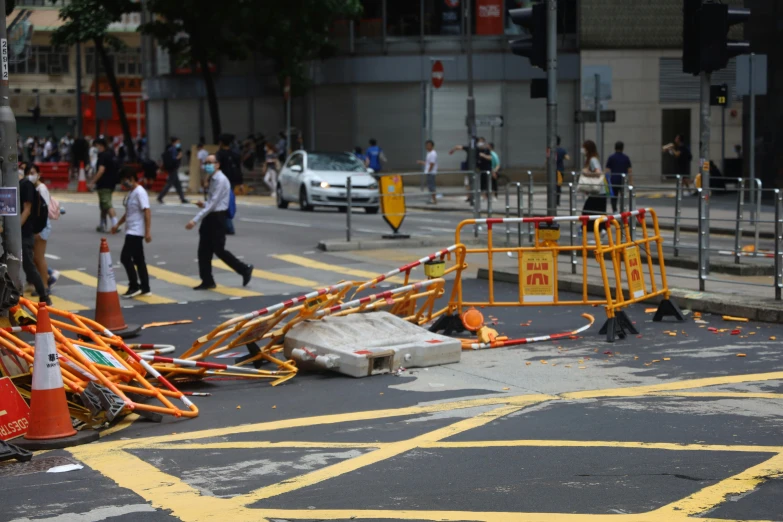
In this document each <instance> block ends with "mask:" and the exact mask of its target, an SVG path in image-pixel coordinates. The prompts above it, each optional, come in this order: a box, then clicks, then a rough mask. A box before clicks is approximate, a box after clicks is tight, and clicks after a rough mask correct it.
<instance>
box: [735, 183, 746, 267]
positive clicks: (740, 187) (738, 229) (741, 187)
mask: <svg viewBox="0 0 783 522" xmlns="http://www.w3.org/2000/svg"><path fill="white" fill-rule="evenodd" d="M744 204H745V180H744V179H742V178H737V224H736V225H734V263H735V264H737V265H738V264H740V257H742V256H741V255H740V254H741V252H740V249H741V248H742V246H741V245H742V241H741V239H740V238H742V220H743V219H744V216H743V215H742V209H743V205H744Z"/></svg>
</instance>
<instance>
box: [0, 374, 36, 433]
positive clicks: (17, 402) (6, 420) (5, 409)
mask: <svg viewBox="0 0 783 522" xmlns="http://www.w3.org/2000/svg"><path fill="white" fill-rule="evenodd" d="M29 425H30V407H29V406H28V405H27V403H26V402H25V401H24V399H23V398H22V396H21V395H19V392H18V391H17V389H16V386H14V383H13V382H11V379H10V378H9V377H3V378H2V379H0V440H11V439H15V438H16V437H21V436H22V435H24V434H25V433H27V427H28V426H29Z"/></svg>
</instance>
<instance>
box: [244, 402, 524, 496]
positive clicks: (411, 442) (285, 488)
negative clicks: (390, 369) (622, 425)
mask: <svg viewBox="0 0 783 522" xmlns="http://www.w3.org/2000/svg"><path fill="white" fill-rule="evenodd" d="M531 404H532V403H531ZM520 409H522V406H516V405H515V406H501V407H500V408H495V409H494V410H490V411H488V412H485V413H481V414H479V415H477V416H475V417H470V418H468V419H463V420H460V421H458V422H455V423H454V424H451V425H449V426H445V427H443V428H440V429H437V430H433V431H430V432H429V433H425V434H423V435H419V436H418V437H413V438H411V439H408V440H402V441H399V442H393V443H391V444H387V445H386V446H383V447H381V448H380V449H378V450H376V451H373V452H371V453H365V454H363V455H360V456H358V457H355V458H352V459H349V460H343V461H341V462H338V463H336V464H333V465H331V466H327V467H325V468H321V469H318V470H315V471H312V472H310V473H305V474H304V475H299V476H297V477H292V478H289V479H287V480H285V481H283V482H278V483H277V484H272V485H271V486H265V487H262V488H259V489H257V490H255V491H252V492H250V493H249V494H247V495H245V499H244V500H245V502H246V503H249V502H257V501H259V500H263V499H267V498H271V497H276V496H278V495H282V494H284V493H290V492H291V491H296V490H298V489H301V488H305V487H307V486H312V485H313V484H317V483H319V482H323V481H324V480H329V479H333V478H335V477H339V476H341V475H344V474H346V473H350V472H351V471H356V470H357V469H360V468H363V467H365V466H370V465H372V464H377V463H378V462H380V461H382V460H386V459H390V458H392V457H395V456H397V455H400V454H402V453H405V452H407V451H410V450H412V449H415V448H417V447H418V446H420V445H421V444H424V443H427V442H436V441H439V440H441V439H445V438H448V437H453V436H454V435H457V434H459V433H462V432H464V431H468V430H471V429H473V428H477V427H479V426H484V425H485V424H488V423H490V422H492V421H494V420H497V419H499V418H500V417H503V416H505V415H508V414H509V413H514V412H515V411H518V410H520ZM248 501H249V502H248Z"/></svg>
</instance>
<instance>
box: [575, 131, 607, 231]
mask: <svg viewBox="0 0 783 522" xmlns="http://www.w3.org/2000/svg"><path fill="white" fill-rule="evenodd" d="M582 155H583V156H584V158H585V163H584V167H583V168H582V175H581V176H580V177H579V185H577V191H579V192H581V193H582V194H585V195H587V199H586V200H585V205H584V207H582V215H583V216H585V215H587V216H594V215H603V214H606V200H607V190H608V184H607V183H606V176H605V175H604V171H603V169H602V168H601V160H600V159H598V149H597V148H596V146H595V142H594V141H592V140H587V141H585V142H584V144H583V145H582ZM591 229H592V227H591V228H588V230H591ZM602 229H603V230H605V226H604V227H602Z"/></svg>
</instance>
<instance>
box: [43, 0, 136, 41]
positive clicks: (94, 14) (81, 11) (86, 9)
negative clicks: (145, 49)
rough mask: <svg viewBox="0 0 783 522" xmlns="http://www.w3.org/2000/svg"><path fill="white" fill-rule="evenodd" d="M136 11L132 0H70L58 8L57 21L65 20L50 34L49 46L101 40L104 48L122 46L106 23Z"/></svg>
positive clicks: (118, 19) (116, 20)
mask: <svg viewBox="0 0 783 522" xmlns="http://www.w3.org/2000/svg"><path fill="white" fill-rule="evenodd" d="M53 3H54V0H53ZM137 10H138V4H137V3H136V2H133V1H132V0H72V1H71V3H69V4H67V5H65V6H63V7H62V8H61V9H60V20H62V21H63V22H64V23H63V25H61V26H60V27H58V28H57V29H56V30H55V31H54V33H52V45H55V46H57V45H65V46H71V45H74V44H76V43H77V42H79V43H83V42H90V41H96V40H101V41H102V42H103V43H104V45H106V46H107V47H110V48H112V49H121V48H122V47H123V46H124V44H123V43H122V41H121V40H120V39H119V38H116V37H115V36H113V35H110V34H109V31H108V28H109V24H112V23H114V22H119V21H120V19H121V17H122V15H123V14H125V13H131V12H134V11H137Z"/></svg>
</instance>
